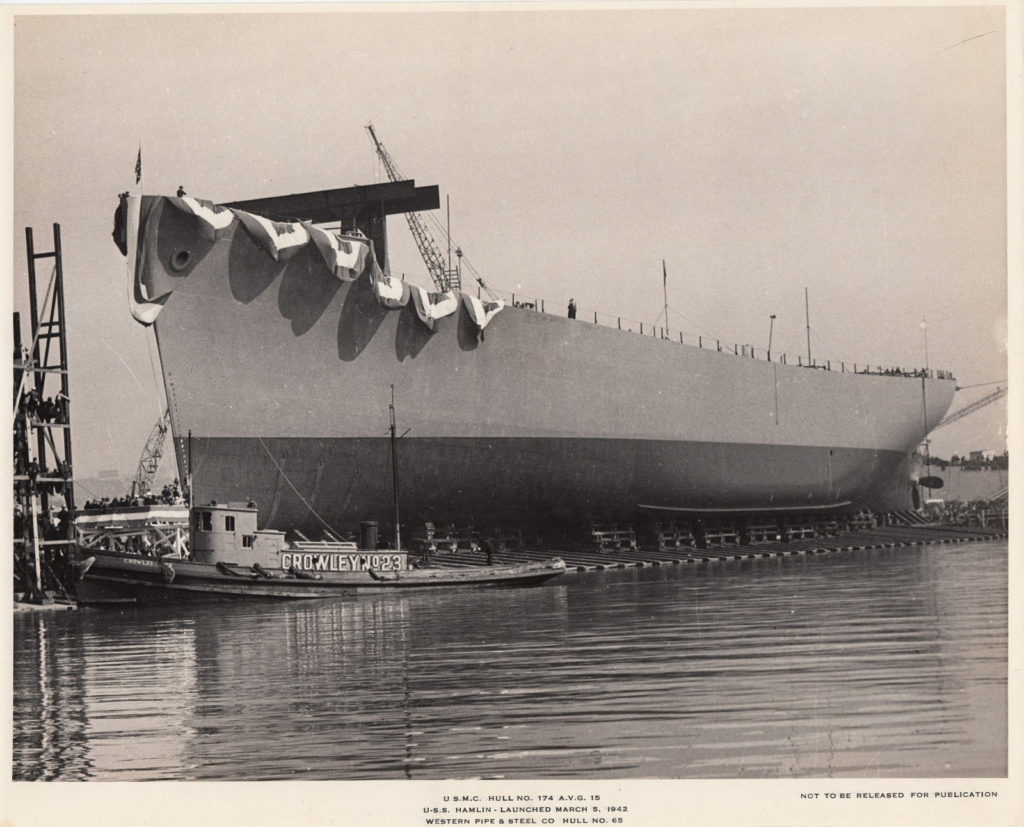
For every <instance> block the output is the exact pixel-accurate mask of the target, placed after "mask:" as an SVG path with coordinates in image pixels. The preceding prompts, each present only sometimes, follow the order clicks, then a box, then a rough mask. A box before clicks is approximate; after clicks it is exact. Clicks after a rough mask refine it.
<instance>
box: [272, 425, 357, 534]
mask: <svg viewBox="0 0 1024 827" xmlns="http://www.w3.org/2000/svg"><path fill="white" fill-rule="evenodd" d="M256 439H258V440H259V441H260V445H262V446H263V450H264V451H266V452H267V456H268V457H270V461H271V462H272V463H274V467H275V468H276V469H277V473H279V474H280V475H281V479H283V480H284V481H285V482H286V483H288V487H289V488H291V490H292V491H294V492H295V496H296V497H298V498H299V499H300V500H302V504H303V505H304V506H306V508H308V509H309V513H310V514H312V515H313V516H314V517H316V518H317V519H318V520H319V521H320V522H321V523H323V525H324V527H325V528H327V529H328V530H329V531H332V532H334V533H336V534H341V532H340V531H338V529H336V528H335V527H334V526H332V525H331V524H330V523H329V522H327V521H326V520H325V519H324V518H323V517H321V516H320V514H319V513H318V512H317V510H316V509H315V508H313V506H312V505H311V504H310V503H309V501H308V500H307V499H306V498H305V497H303V496H302V494H301V493H300V492H299V489H298V488H296V487H295V486H294V485H292V481H291V480H290V479H288V475H287V474H286V473H285V472H284V469H282V468H281V466H280V465H278V464H277V460H276V459H274V455H273V454H272V453H271V452H270V449H269V448H268V447H267V443H265V442H264V441H263V437H261V436H257V437H256Z"/></svg>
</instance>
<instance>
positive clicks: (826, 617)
mask: <svg viewBox="0 0 1024 827" xmlns="http://www.w3.org/2000/svg"><path fill="white" fill-rule="evenodd" d="M1006 575H1007V553H1006V546H1005V544H1003V545H997V544H978V545H974V546H957V547H949V546H939V547H923V548H909V549H908V548H904V549H895V550H890V551H878V552H853V553H850V554H838V555H834V556H821V557H811V558H799V559H785V560H773V561H752V562H750V563H743V564H738V565H737V564H731V565H727V566H720V567H710V568H702V569H699V570H697V569H686V570H680V569H679V568H675V567H673V568H662V569H644V570H626V571H618V572H605V573H595V574H588V575H580V576H578V577H573V578H572V579H571V580H568V579H567V580H566V581H565V582H562V583H559V584H557V585H551V586H547V587H542V588H538V589H528V590H508V591H465V592H450V593H447V594H445V593H433V594H418V595H395V596H387V595H385V596H376V597H361V598H358V599H353V600H346V601H321V602H316V603H285V604H269V605H252V604H249V605H246V604H239V605H234V604H232V605H223V604H221V605H213V606H204V607H200V608H159V609H132V610H127V611H122V612H111V611H96V610H87V611H83V612H79V613H70V612H66V613H60V614H47V613H39V614H27V615H19V616H18V617H17V618H16V619H15V639H16V646H15V658H16V659H15V720H14V732H15V739H14V740H15V743H14V774H15V777H16V778H20V779H44V778H45V779H50V778H61V779H77V778H102V779H117V780H128V779H137V778H147V779H148V778H158V779H222V778H244V779H252V780H258V779H274V778H293V777H294V778H307V779H314V778H315V779H321V778H322V779H331V778H400V777H407V778H473V777H487V778H522V777H584V778H590V777H594V778H596V777H609V778H615V777H653V778H673V777H744V776H749V777H756V778H764V777H776V776H778V777H788V776H847V777H854V776H859V777H865V776H908V777H909V776H957V775H963V776H976V775H978V776H980V775H1004V774H1005V771H1006V729H1005V710H1006V617H1007V603H1006Z"/></svg>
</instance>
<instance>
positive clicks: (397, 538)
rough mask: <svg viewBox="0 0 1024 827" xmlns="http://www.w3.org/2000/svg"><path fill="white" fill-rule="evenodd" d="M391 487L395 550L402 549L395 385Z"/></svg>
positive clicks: (392, 394)
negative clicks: (393, 502) (393, 503)
mask: <svg viewBox="0 0 1024 827" xmlns="http://www.w3.org/2000/svg"><path fill="white" fill-rule="evenodd" d="M388 413H389V414H390V418H391V489H392V494H393V496H394V500H395V551H401V550H402V529H401V523H400V522H399V515H398V437H397V436H396V435H395V386H394V385H392V386H391V404H390V405H388Z"/></svg>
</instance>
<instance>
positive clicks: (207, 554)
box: [76, 502, 566, 604]
mask: <svg viewBox="0 0 1024 827" xmlns="http://www.w3.org/2000/svg"><path fill="white" fill-rule="evenodd" d="M258 516H259V512H258V510H257V508H256V505H255V503H253V502H247V503H226V504H223V503H217V502H211V503H209V504H207V505H199V506H195V507H193V508H192V509H191V510H190V516H189V535H190V538H191V542H190V543H189V550H188V552H187V553H186V552H185V551H184V550H183V549H181V548H178V549H175V548H173V547H171V546H164V545H158V546H154V547H152V548H142V550H141V551H139V550H134V549H130V548H128V547H127V546H123V547H122V548H120V549H119V548H117V547H110V546H115V544H108V547H106V548H98V547H95V546H93V547H85V548H82V547H80V549H79V556H80V559H79V560H78V562H77V563H76V571H77V575H78V582H77V585H76V592H77V597H78V600H79V602H80V603H82V604H102V603H152V602H167V601H186V600H196V599H207V600H209V599H235V598H260V599H310V598H324V597H339V596H346V595H352V594H354V593H357V592H366V591H373V592H381V591H400V590H401V591H404V590H409V589H424V588H435V589H436V588H446V587H454V586H459V587H497V586H505V587H508V586H528V585H535V584H538V583H542V582H544V581H546V580H550V579H551V578H553V577H557V576H558V575H560V574H563V573H564V572H565V570H566V568H565V563H564V562H563V561H562V560H561V559H559V558H557V557H556V558H551V559H548V560H544V561H541V562H530V563H522V564H514V565H486V566H465V567H459V568H442V567H433V566H430V565H424V561H425V560H429V557H426V558H425V557H423V556H420V555H418V554H416V553H412V554H410V552H409V551H407V550H401V549H380V548H377V524H376V523H372V522H366V523H363V524H362V525H361V530H360V537H359V541H358V542H354V541H344V540H339V539H337V538H331V539H324V540H309V539H306V538H304V537H302V536H301V535H300V538H299V539H296V540H291V541H289V540H287V539H286V537H285V533H284V532H282V531H272V530H259V529H257V527H256V526H257V519H258ZM116 545H117V546H120V545H121V544H116ZM136 548H138V547H137V546H136ZM165 548H166V549H169V550H167V551H165V552H164V553H160V552H161V551H162V550H163V549H165Z"/></svg>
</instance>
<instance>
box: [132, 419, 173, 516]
mask: <svg viewBox="0 0 1024 827" xmlns="http://www.w3.org/2000/svg"><path fill="white" fill-rule="evenodd" d="M170 428H171V412H170V411H169V410H167V411H164V415H163V416H162V417H160V420H159V421H158V422H157V423H156V425H154V426H153V430H152V431H150V432H149V439H147V440H146V446H145V447H144V448H143V449H142V456H141V457H139V467H138V469H137V470H136V471H135V479H134V480H132V496H133V497H142V496H145V495H146V494H148V493H149V491H150V488H151V487H152V485H153V480H154V479H155V478H156V472H157V469H159V468H160V458H161V457H162V456H163V454H164V439H166V438H167V432H168V431H169V430H170Z"/></svg>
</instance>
